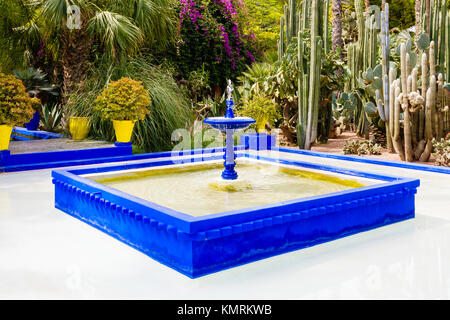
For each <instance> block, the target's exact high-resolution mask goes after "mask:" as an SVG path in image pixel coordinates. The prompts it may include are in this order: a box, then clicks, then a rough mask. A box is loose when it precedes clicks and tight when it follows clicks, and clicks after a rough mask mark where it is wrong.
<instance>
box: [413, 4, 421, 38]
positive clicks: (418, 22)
mask: <svg viewBox="0 0 450 320" xmlns="http://www.w3.org/2000/svg"><path fill="white" fill-rule="evenodd" d="M421 7H422V1H421V0H416V4H415V6H414V12H415V16H416V41H417V39H419V34H420V23H421V21H420V10H421Z"/></svg>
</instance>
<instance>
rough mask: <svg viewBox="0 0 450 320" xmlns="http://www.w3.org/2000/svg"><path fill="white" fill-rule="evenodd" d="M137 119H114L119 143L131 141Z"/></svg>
mask: <svg viewBox="0 0 450 320" xmlns="http://www.w3.org/2000/svg"><path fill="white" fill-rule="evenodd" d="M135 123H136V120H113V126H114V130H115V132H116V141H117V142H119V143H129V142H130V141H131V135H132V134H133V128H134V125H135Z"/></svg>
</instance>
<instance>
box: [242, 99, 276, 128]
mask: <svg viewBox="0 0 450 320" xmlns="http://www.w3.org/2000/svg"><path fill="white" fill-rule="evenodd" d="M238 114H239V115H240V116H244V117H250V118H253V119H255V120H256V123H261V122H263V121H267V122H269V123H270V124H271V125H273V123H274V120H275V119H277V118H278V116H279V115H278V113H277V109H276V108H275V104H274V103H273V101H272V99H270V98H268V97H266V96H262V95H255V96H253V97H252V98H251V99H250V100H248V101H245V102H244V104H243V105H242V106H241V107H240V108H239V110H238Z"/></svg>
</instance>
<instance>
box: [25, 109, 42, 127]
mask: <svg viewBox="0 0 450 320" xmlns="http://www.w3.org/2000/svg"><path fill="white" fill-rule="evenodd" d="M40 121H41V116H40V114H39V112H38V111H36V112H35V113H34V115H33V119H31V121H30V122H28V123H25V128H27V129H28V130H37V129H38V128H39V122H40Z"/></svg>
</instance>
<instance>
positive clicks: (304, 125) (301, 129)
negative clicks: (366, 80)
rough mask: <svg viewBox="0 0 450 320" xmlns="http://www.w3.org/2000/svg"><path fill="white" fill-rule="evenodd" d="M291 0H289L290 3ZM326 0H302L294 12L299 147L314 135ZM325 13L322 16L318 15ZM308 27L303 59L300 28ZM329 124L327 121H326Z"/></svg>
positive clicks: (308, 144)
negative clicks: (308, 52) (307, 42)
mask: <svg viewBox="0 0 450 320" xmlns="http://www.w3.org/2000/svg"><path fill="white" fill-rule="evenodd" d="M291 3H293V2H290V4H291ZM328 7H329V0H327V1H324V2H323V3H322V1H319V0H304V1H302V4H301V12H300V13H299V14H296V19H297V22H296V26H297V27H296V29H297V30H298V31H297V32H298V33H297V34H298V36H297V41H298V63H297V66H298V91H297V96H298V124H297V142H298V146H299V147H300V148H305V149H310V148H311V145H312V143H314V141H315V140H316V139H317V136H318V122H319V104H320V70H321V61H322V55H323V53H324V51H325V50H328V44H329V40H328V27H327V24H328V19H327V18H326V17H327V13H326V12H328ZM323 16H325V18H322V17H323ZM305 29H309V30H310V40H311V41H310V43H311V51H310V55H309V60H307V61H306V63H305V61H304V60H305V56H304V53H305V43H304V30H305ZM328 127H329V125H328Z"/></svg>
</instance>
